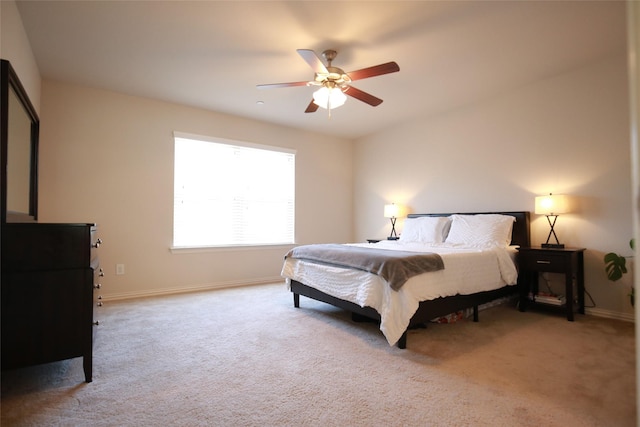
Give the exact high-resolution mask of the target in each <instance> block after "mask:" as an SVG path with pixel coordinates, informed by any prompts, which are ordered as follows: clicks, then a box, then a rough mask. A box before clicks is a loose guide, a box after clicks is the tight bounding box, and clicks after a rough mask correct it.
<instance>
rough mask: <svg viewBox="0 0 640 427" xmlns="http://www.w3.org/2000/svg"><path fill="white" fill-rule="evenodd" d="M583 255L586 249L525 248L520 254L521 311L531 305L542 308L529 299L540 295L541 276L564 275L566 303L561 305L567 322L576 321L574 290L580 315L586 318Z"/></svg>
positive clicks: (520, 250) (521, 249)
mask: <svg viewBox="0 0 640 427" xmlns="http://www.w3.org/2000/svg"><path fill="white" fill-rule="evenodd" d="M584 251H585V248H560V249H555V248H541V247H522V248H520V249H519V254H518V267H519V276H518V284H519V286H520V311H525V310H526V309H527V307H528V306H530V305H537V304H543V303H540V302H534V301H532V299H531V298H530V297H529V295H534V296H535V295H537V294H538V273H561V274H564V275H565V295H564V296H565V299H566V300H565V303H564V304H563V305H561V307H564V308H565V309H566V312H567V320H569V321H573V311H574V299H575V298H574V292H573V291H574V287H573V283H574V280H575V283H576V293H577V295H576V297H577V300H578V313H580V314H584Z"/></svg>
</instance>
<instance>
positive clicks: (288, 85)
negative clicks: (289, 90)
mask: <svg viewBox="0 0 640 427" xmlns="http://www.w3.org/2000/svg"><path fill="white" fill-rule="evenodd" d="M308 83H309V82H291V83H272V84H266V85H256V87H257V88H258V89H273V88H276V87H294V86H307V84H308Z"/></svg>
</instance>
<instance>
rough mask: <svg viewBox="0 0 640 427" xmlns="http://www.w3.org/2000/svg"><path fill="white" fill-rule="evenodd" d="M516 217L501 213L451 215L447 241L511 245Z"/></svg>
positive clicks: (471, 244)
mask: <svg viewBox="0 0 640 427" xmlns="http://www.w3.org/2000/svg"><path fill="white" fill-rule="evenodd" d="M515 220H516V219H515V217H512V216H511V215H500V214H480V215H451V229H450V230H449V235H448V236H447V240H446V242H447V243H451V244H458V245H465V246H483V247H487V246H509V245H510V244H511V232H512V229H513V223H514V221H515Z"/></svg>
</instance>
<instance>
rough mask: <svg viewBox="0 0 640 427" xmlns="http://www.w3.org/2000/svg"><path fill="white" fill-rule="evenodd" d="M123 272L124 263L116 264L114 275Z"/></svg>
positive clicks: (119, 274)
mask: <svg viewBox="0 0 640 427" xmlns="http://www.w3.org/2000/svg"><path fill="white" fill-rule="evenodd" d="M123 274H124V264H116V275H117V276H122V275H123Z"/></svg>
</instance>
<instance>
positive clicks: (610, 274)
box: [604, 252, 627, 282]
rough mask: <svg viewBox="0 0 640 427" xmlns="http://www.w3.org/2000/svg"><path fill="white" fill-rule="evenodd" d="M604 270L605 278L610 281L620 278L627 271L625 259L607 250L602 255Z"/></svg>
mask: <svg viewBox="0 0 640 427" xmlns="http://www.w3.org/2000/svg"><path fill="white" fill-rule="evenodd" d="M604 264H605V271H606V272H607V278H608V279H609V280H611V281H612V282H615V281H617V280H620V279H621V278H622V276H623V275H624V274H626V273H627V260H626V258H625V257H623V256H620V255H618V254H616V253H614V252H609V253H608V254H606V255H605V256H604Z"/></svg>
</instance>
